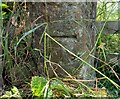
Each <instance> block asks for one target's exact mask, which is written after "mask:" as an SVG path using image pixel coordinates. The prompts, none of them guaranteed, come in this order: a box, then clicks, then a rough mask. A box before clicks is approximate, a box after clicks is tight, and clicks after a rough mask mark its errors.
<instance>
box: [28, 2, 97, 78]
mask: <svg viewBox="0 0 120 99" xmlns="http://www.w3.org/2000/svg"><path fill="white" fill-rule="evenodd" d="M39 16H41V18H40V19H39V20H37V21H36V23H42V22H48V28H47V33H48V34H50V35H51V36H52V37H53V38H54V39H56V40H57V41H58V42H59V43H61V44H62V45H63V46H64V47H66V48H67V49H69V50H70V51H72V52H73V53H75V54H76V55H79V56H80V57H81V58H82V59H85V58H86V57H87V56H88V54H89V52H90V51H91V49H92V48H93V45H94V40H95V27H94V19H95V16H96V3H90V2H89V3H85V2H79V3H65V2H63V3H34V4H31V5H30V17H31V19H32V20H35V19H36V18H37V17H39ZM42 33H43V29H38V30H37V31H36V34H35V47H37V48H39V44H38V42H39V39H40V36H41V34H42ZM92 54H94V52H93V53H92ZM47 55H48V57H50V59H51V61H52V62H55V63H58V64H60V65H61V66H62V67H63V68H64V69H65V70H66V71H68V72H69V73H70V74H73V71H74V70H75V69H76V68H77V67H79V66H81V67H80V69H79V71H77V72H76V73H75V74H77V77H79V78H83V79H92V78H94V76H93V75H94V71H93V70H92V69H91V68H90V67H89V66H88V65H86V64H82V65H81V63H82V62H81V61H80V60H78V59H76V58H75V57H73V56H72V55H70V54H69V53H68V52H66V51H65V50H64V49H63V48H61V47H60V46H59V45H58V44H56V43H55V42H53V41H52V40H50V39H49V38H47ZM86 61H87V62H88V63H89V64H91V65H92V66H94V59H93V58H92V57H90V56H89V57H88V59H86ZM52 66H54V67H55V68H57V67H58V66H57V65H53V64H52ZM56 70H57V69H56ZM51 72H52V71H51ZM62 73H63V72H62V71H61V70H60V69H59V72H58V74H60V75H61V74H62ZM63 74H64V73H63ZM52 76H53V75H52ZM64 76H65V75H64Z"/></svg>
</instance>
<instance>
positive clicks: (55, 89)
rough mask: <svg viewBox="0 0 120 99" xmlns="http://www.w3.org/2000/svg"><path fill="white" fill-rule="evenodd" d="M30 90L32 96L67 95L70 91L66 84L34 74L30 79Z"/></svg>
mask: <svg viewBox="0 0 120 99" xmlns="http://www.w3.org/2000/svg"><path fill="white" fill-rule="evenodd" d="M31 90H32V94H33V96H37V97H44V98H48V97H53V96H63V95H64V96H68V97H70V96H71V95H70V92H69V90H68V88H67V86H64V84H63V83H62V82H60V81H59V80H57V79H50V80H47V79H45V78H44V77H39V76H34V77H32V81H31Z"/></svg>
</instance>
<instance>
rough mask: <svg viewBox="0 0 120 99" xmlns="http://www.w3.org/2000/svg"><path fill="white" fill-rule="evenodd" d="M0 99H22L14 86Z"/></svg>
mask: <svg viewBox="0 0 120 99" xmlns="http://www.w3.org/2000/svg"><path fill="white" fill-rule="evenodd" d="M0 98H7V99H11V98H19V99H22V97H21V95H20V92H19V90H18V89H17V87H15V86H13V88H11V90H10V91H5V93H4V95H2V96H1V97H0Z"/></svg>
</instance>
